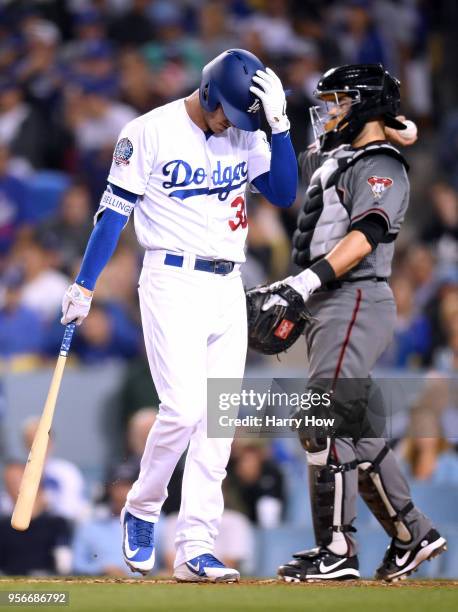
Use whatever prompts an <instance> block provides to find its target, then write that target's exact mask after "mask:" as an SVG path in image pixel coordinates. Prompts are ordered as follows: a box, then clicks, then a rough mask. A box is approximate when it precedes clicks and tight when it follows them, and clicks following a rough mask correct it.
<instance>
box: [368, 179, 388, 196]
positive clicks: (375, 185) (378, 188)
mask: <svg viewBox="0 0 458 612" xmlns="http://www.w3.org/2000/svg"><path fill="white" fill-rule="evenodd" d="M367 182H368V183H369V185H370V187H371V189H372V193H373V195H374V198H375V199H376V200H378V199H380V198H381V197H382V195H383V193H384V191H385V189H388V188H389V187H391V185H392V184H393V179H390V178H388V177H387V176H370V177H369V178H368V179H367Z"/></svg>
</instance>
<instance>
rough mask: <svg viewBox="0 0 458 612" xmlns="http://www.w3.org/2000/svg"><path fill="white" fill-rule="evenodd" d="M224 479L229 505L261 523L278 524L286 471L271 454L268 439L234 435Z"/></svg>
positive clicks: (274, 525)
mask: <svg viewBox="0 0 458 612" xmlns="http://www.w3.org/2000/svg"><path fill="white" fill-rule="evenodd" d="M227 471H228V476H227V479H226V481H225V483H224V492H225V499H226V502H227V503H228V505H229V507H231V508H234V509H237V510H240V511H241V512H243V514H246V516H247V517H248V518H249V519H250V521H251V522H252V523H254V524H256V525H259V526H260V527H269V528H272V527H277V526H278V525H279V524H280V522H281V520H282V517H283V514H284V510H285V503H286V497H285V491H284V485H283V475H282V473H281V472H280V470H279V469H278V467H277V466H276V465H275V463H274V462H273V461H272V460H271V459H270V458H269V452H268V448H267V445H266V441H265V440H250V439H248V438H235V440H234V443H233V445H232V455H231V459H230V460H229V465H228V467H227Z"/></svg>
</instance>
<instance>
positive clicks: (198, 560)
mask: <svg viewBox="0 0 458 612" xmlns="http://www.w3.org/2000/svg"><path fill="white" fill-rule="evenodd" d="M173 577H174V578H175V580H177V581H178V582H238V581H239V580H240V574H239V572H238V571H237V570H235V569H231V568H230V567H226V566H225V565H223V564H222V563H221V561H218V559H217V558H216V557H214V556H213V555H210V554H205V555H199V556H198V557H194V559H191V560H190V561H186V563H182V564H181V565H179V566H178V567H176V568H175V572H174V574H173Z"/></svg>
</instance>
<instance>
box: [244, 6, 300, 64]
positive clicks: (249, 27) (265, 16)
mask: <svg viewBox="0 0 458 612" xmlns="http://www.w3.org/2000/svg"><path fill="white" fill-rule="evenodd" d="M263 4H264V6H263V9H262V10H261V11H257V12H255V13H253V14H252V15H251V16H250V17H248V19H246V20H244V21H243V22H242V23H241V24H239V27H240V28H241V29H242V32H244V36H245V37H247V34H249V35H251V36H253V35H255V36H258V37H259V40H260V43H261V45H262V47H263V48H264V49H265V50H266V51H267V52H268V53H272V54H283V53H288V52H290V51H295V50H296V49H297V47H296V45H297V44H298V43H299V41H298V39H297V37H296V35H295V33H294V30H293V28H292V24H291V19H290V18H289V15H288V5H289V2H288V1H286V0H266V2H264V3H263Z"/></svg>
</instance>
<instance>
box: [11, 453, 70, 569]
mask: <svg viewBox="0 0 458 612" xmlns="http://www.w3.org/2000/svg"><path fill="white" fill-rule="evenodd" d="M23 471H24V466H23V465H22V464H19V463H9V464H7V465H6V467H5V469H4V472H3V476H4V484H5V489H6V491H7V493H8V495H9V496H10V497H11V499H12V500H13V502H15V501H16V499H17V495H18V492H19V485H20V483H21V478H22V474H23ZM70 541H71V534H70V528H69V525H68V523H67V521H66V520H65V519H64V518H62V517H60V516H54V515H53V514H50V513H49V512H48V511H47V507H46V501H45V496H44V494H43V490H42V489H41V488H39V489H38V493H37V497H36V501H35V504H34V507H33V513H32V520H31V521H30V527H29V528H28V529H27V531H25V532H19V531H16V530H15V529H13V528H12V527H11V516H10V515H9V514H8V515H7V516H5V517H1V518H0V542H1V544H2V545H1V546H0V573H2V574H6V575H7V576H20V575H26V576H45V575H53V574H68V573H69V572H70V569H71V550H70Z"/></svg>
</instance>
